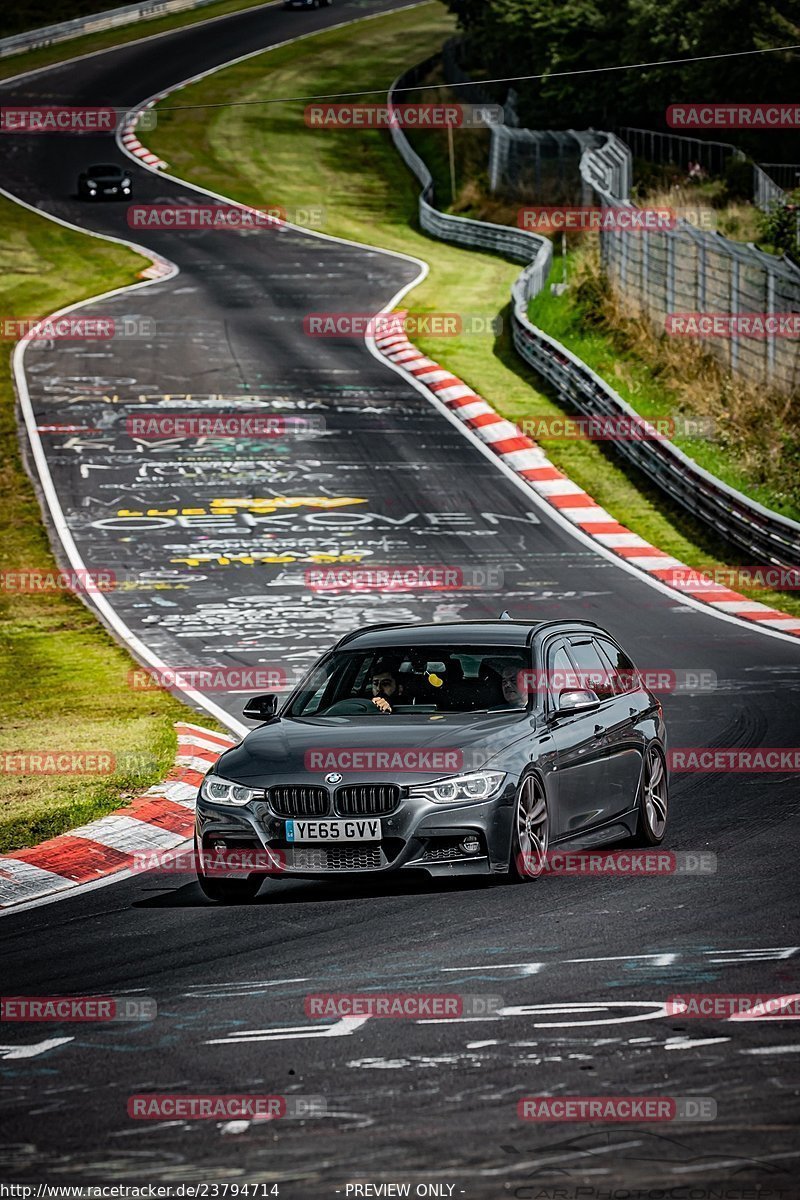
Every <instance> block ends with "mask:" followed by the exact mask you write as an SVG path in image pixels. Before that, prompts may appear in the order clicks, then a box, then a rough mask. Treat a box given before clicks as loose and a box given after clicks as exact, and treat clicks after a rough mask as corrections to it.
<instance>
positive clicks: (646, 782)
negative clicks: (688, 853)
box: [633, 746, 669, 846]
mask: <svg viewBox="0 0 800 1200" xmlns="http://www.w3.org/2000/svg"><path fill="white" fill-rule="evenodd" d="M638 807H639V815H638V820H637V823H636V833H635V834H634V837H633V844H634V846H659V845H660V844H661V842H663V840H664V834H665V833H666V832H667V812H668V809H669V780H668V778H667V764H666V760H665V758H664V754H663V752H662V751H661V750H660V749H659V748H658V747H657V746H648V748H647V753H646V754H645V756H644V763H643V766H642V778H641V781H640V783H639V803H638Z"/></svg>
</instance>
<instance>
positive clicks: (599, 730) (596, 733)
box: [594, 725, 606, 737]
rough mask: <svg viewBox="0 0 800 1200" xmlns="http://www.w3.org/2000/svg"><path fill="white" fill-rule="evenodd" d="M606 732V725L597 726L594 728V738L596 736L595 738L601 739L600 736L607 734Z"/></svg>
mask: <svg viewBox="0 0 800 1200" xmlns="http://www.w3.org/2000/svg"><path fill="white" fill-rule="evenodd" d="M605 731H606V730H605V726H604V725H595V727H594V736H595V737H600V734H601V733H605Z"/></svg>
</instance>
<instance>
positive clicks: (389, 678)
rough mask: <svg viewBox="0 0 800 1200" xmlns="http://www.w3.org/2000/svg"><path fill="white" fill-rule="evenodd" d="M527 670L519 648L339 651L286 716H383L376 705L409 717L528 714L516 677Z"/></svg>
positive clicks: (314, 675)
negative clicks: (380, 701) (522, 711)
mask: <svg viewBox="0 0 800 1200" xmlns="http://www.w3.org/2000/svg"><path fill="white" fill-rule="evenodd" d="M526 666H527V658H526V653H525V651H524V650H521V649H520V648H519V647H516V646H512V647H509V648H505V647H503V646H487V647H475V646H469V647H466V646H458V645H455V646H423V647H408V646H401V647H396V648H392V647H388V648H387V647H381V648H379V649H371V650H342V651H339V652H337V653H335V654H333V655H331V657H330V658H329V659H327V660H326V661H325V662H324V663H322V664H321V666H319V667H317V668H316V669H315V670H314V671H312V672H311V674H310V675H309V676H308V677H307V678H306V679H305V680H304V681H303V683H302V685H301V688H300V692H299V693H298V695H297V696H296V697H295V699H294V702H293V703H292V706H291V708H290V709H289V712H288V715H289V716H292V717H300V716H306V717H308V716H320V717H321V716H353V715H360V714H363V713H372V712H374V713H378V711H379V709H378V707H377V706H374V705H373V704H372V701H373V700H374V699H376V698H381V699H383V700H385V701H386V702H387V703H388V704H389V705H390V707H391V709H392V711H393V712H405V713H414V712H418V713H420V714H421V713H431V712H455V713H467V712H486V711H489V710H495V709H499V710H503V709H524V708H525V706H526V700H525V697H524V696H523V695H522V694H521V692H520V688H519V685H518V679H517V676H518V675H519V673H520V672H521V671H524V670H525V669H526Z"/></svg>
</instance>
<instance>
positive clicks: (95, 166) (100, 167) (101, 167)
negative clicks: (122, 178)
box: [89, 163, 122, 175]
mask: <svg viewBox="0 0 800 1200" xmlns="http://www.w3.org/2000/svg"><path fill="white" fill-rule="evenodd" d="M89 170H90V171H94V173H95V175H98V174H99V173H100V172H101V171H115V172H116V171H119V172H120V174H122V167H121V166H120V165H119V164H118V163H92V165H91V166H90V167H89Z"/></svg>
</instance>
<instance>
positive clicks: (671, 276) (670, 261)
mask: <svg viewBox="0 0 800 1200" xmlns="http://www.w3.org/2000/svg"><path fill="white" fill-rule="evenodd" d="M664 236H665V237H666V239H667V312H668V313H671V312H674V311H675V238H674V237H673V235H672V233H671V232H670V231H669V230H668V231H667V233H666V234H665V235H664Z"/></svg>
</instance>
